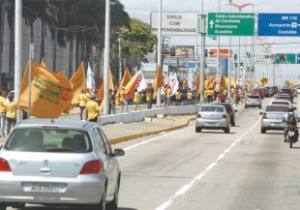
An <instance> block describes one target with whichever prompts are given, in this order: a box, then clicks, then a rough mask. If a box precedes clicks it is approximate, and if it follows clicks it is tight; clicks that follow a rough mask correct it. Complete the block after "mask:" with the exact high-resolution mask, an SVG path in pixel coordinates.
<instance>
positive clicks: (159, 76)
mask: <svg viewBox="0 0 300 210" xmlns="http://www.w3.org/2000/svg"><path fill="white" fill-rule="evenodd" d="M163 86H164V75H163V73H162V70H161V67H158V68H157V70H156V77H155V80H154V82H153V89H154V93H156V92H157V90H158V89H159V88H161V87H163Z"/></svg>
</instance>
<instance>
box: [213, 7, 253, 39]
mask: <svg viewBox="0 0 300 210" xmlns="http://www.w3.org/2000/svg"><path fill="white" fill-rule="evenodd" d="M254 23H255V21H254V13H208V35H210V36H253V35H254Z"/></svg>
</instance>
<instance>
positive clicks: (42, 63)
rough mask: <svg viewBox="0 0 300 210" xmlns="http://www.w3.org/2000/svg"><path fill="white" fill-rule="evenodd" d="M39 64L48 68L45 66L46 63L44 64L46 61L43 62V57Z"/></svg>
mask: <svg viewBox="0 0 300 210" xmlns="http://www.w3.org/2000/svg"><path fill="white" fill-rule="evenodd" d="M40 65H41V66H42V67H44V68H47V69H48V66H47V64H46V62H45V59H44V58H42V60H41V62H40Z"/></svg>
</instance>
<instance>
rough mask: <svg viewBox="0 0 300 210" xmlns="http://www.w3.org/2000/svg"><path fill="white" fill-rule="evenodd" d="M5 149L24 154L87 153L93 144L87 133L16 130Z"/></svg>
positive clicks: (78, 131) (40, 129)
mask: <svg viewBox="0 0 300 210" xmlns="http://www.w3.org/2000/svg"><path fill="white" fill-rule="evenodd" d="M5 149H6V150H10V151H24V152H68V153H87V152H91V151H92V144H91V140H90V138H89V135H88V133H87V132H84V131H80V130H70V129H57V128H26V129H15V130H14V131H13V133H12V134H11V135H10V137H9V138H8V140H7V142H6V144H5Z"/></svg>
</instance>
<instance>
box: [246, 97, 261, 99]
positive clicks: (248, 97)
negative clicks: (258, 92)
mask: <svg viewBox="0 0 300 210" xmlns="http://www.w3.org/2000/svg"><path fill="white" fill-rule="evenodd" d="M248 98H250V99H259V96H248Z"/></svg>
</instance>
